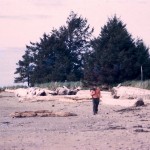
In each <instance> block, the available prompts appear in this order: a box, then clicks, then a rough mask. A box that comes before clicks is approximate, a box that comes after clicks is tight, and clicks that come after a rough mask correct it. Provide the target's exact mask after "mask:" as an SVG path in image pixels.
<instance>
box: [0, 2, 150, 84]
mask: <svg viewBox="0 0 150 150" xmlns="http://www.w3.org/2000/svg"><path fill="white" fill-rule="evenodd" d="M71 11H74V12H75V13H77V14H78V15H81V16H82V17H83V18H87V20H88V23H89V24H90V26H91V27H94V29H95V31H94V35H95V36H98V35H99V33H100V29H101V27H103V26H104V25H105V24H106V22H107V21H108V18H111V17H112V16H114V14H116V15H117V17H119V18H120V19H121V20H122V21H123V23H124V24H126V28H127V30H128V32H129V33H131V34H132V37H133V38H137V37H139V38H141V39H143V41H144V43H145V44H146V45H147V46H150V1H149V0H0V79H1V80H0V86H7V85H13V81H14V72H15V68H16V63H17V62H18V61H19V59H21V57H22V55H23V54H24V50H25V46H26V45H28V44H29V42H30V41H31V42H36V41H38V40H39V38H40V37H42V35H43V33H44V32H45V33H50V31H51V30H52V29H53V28H56V29H58V28H59V27H60V26H62V25H65V22H66V19H67V17H68V16H69V14H70V12H71Z"/></svg>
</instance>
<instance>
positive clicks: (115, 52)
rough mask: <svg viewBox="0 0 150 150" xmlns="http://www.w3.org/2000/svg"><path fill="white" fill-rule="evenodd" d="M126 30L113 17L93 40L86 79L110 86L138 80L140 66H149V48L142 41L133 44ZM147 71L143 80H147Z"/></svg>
mask: <svg viewBox="0 0 150 150" xmlns="http://www.w3.org/2000/svg"><path fill="white" fill-rule="evenodd" d="M125 27H126V26H125V25H124V24H123V23H122V21H120V20H119V19H118V18H117V17H116V16H114V17H113V18H112V19H109V20H108V22H107V24H106V25H105V26H104V27H103V28H102V29H101V33H100V35H99V36H98V37H97V38H95V39H94V40H92V42H91V44H92V47H93V53H92V54H90V55H89V57H87V64H86V65H85V80H88V81H89V82H90V81H91V82H93V81H95V82H99V83H100V84H112V83H118V82H122V81H125V80H132V79H137V78H139V77H140V67H141V65H147V66H148V65H149V53H148V49H147V48H146V47H145V46H144V44H143V42H142V41H139V40H138V41H137V42H136V43H135V42H134V39H132V37H131V35H130V34H129V33H128V32H127V30H126V28H125ZM146 70H147V69H145V78H147V77H149V75H148V72H147V73H146Z"/></svg>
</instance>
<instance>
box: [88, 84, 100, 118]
mask: <svg viewBox="0 0 150 150" xmlns="http://www.w3.org/2000/svg"><path fill="white" fill-rule="evenodd" d="M90 94H91V96H92V102H93V115H96V114H97V113H98V105H99V101H100V97H101V92H100V88H99V87H96V86H94V87H93V88H92V89H90Z"/></svg>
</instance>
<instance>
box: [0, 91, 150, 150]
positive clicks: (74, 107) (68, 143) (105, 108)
mask: <svg viewBox="0 0 150 150" xmlns="http://www.w3.org/2000/svg"><path fill="white" fill-rule="evenodd" d="M105 94H106V93H104V94H103V92H102V96H103V98H104V99H105ZM107 98H108V97H107ZM30 110H32V111H36V110H51V111H67V112H72V113H76V114H77V116H70V117H29V118H11V117H10V116H9V115H10V114H11V113H12V112H15V111H30ZM0 111H1V113H0V150H149V149H150V141H149V139H150V119H149V118H150V105H149V104H148V103H147V105H146V106H143V107H136V108H128V107H122V106H119V105H109V103H108V102H107V103H104V102H102V103H101V104H100V105H99V112H98V114H97V115H93V114H92V102H91V101H84V102H74V103H72V102H63V101H45V102H28V101H26V102H23V103H20V102H19V101H18V99H17V98H16V97H14V94H13V93H6V92H3V93H0Z"/></svg>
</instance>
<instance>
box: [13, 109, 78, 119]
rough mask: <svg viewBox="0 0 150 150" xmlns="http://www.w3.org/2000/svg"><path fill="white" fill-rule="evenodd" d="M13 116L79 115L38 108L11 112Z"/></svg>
mask: <svg viewBox="0 0 150 150" xmlns="http://www.w3.org/2000/svg"><path fill="white" fill-rule="evenodd" d="M10 116H11V117H13V118H24V117H69V116H77V114H75V113H71V112H53V111H49V110H38V111H23V112H14V113H11V114H10Z"/></svg>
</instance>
